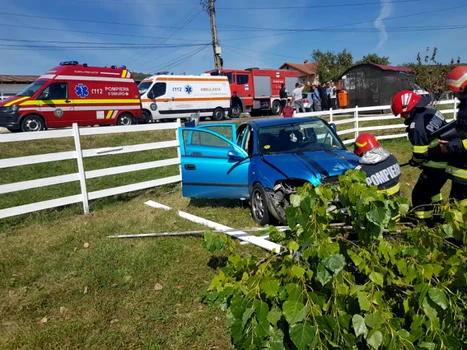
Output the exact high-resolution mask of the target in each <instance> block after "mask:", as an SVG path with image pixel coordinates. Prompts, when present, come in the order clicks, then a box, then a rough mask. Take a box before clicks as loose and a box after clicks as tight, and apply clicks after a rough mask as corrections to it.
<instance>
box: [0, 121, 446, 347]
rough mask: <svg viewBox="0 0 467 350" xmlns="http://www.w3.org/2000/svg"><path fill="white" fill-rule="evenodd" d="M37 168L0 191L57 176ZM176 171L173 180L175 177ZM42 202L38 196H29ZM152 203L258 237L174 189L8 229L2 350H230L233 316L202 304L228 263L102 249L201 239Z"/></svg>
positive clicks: (2, 273) (400, 154) (64, 188)
mask: <svg viewBox="0 0 467 350" xmlns="http://www.w3.org/2000/svg"><path fill="white" fill-rule="evenodd" d="M119 137H123V136H119ZM164 138H166V139H173V131H172V130H171V131H170V133H168V134H166V135H165V134H164V133H162V134H153V133H148V135H146V136H144V137H143V136H141V135H138V136H136V135H134V136H133V135H131V134H130V135H126V136H125V142H123V140H122V139H118V138H117V139H116V138H115V137H112V138H108V139H92V138H90V139H89V140H88V141H86V142H88V143H87V144H86V145H85V146H84V147H83V148H91V147H104V146H118V145H120V144H129V143H142V142H151V140H152V141H158V140H162V139H164ZM148 140H149V141H148ZM51 142H52V145H51V144H47V143H43V145H42V146H41V152H43V151H44V149H46V150H48V151H50V152H52V151H57V147H60V150H66V149H65V148H66V145H65V144H61V143H60V142H65V141H63V140H52V141H51ZM53 143H55V145H53ZM7 145H8V144H7ZM10 145H11V144H10ZM384 146H385V147H386V148H387V149H388V150H390V151H391V152H393V153H394V154H395V155H396V156H397V158H398V159H399V161H400V163H405V162H406V161H407V160H408V159H409V158H410V153H411V150H410V145H409V144H408V142H407V141H403V140H398V141H388V142H384ZM10 147H11V146H10ZM70 147H72V145H71V146H70ZM1 148H2V149H0V154H2V157H11V156H21V155H27V154H34V152H36V153H37V151H36V150H37V148H36V147H32V146H28V145H26V144H24V145H22V147H14V148H13V147H11V148H7V147H5V144H2V145H1ZM62 148H63V149H62ZM174 152H175V153H174V154H176V151H175V150H174ZM145 153H147V154H145ZM172 156H174V155H171V154H168V153H167V151H163V152H160V151H159V152H158V153H157V152H156V153H152V151H151V152H140V154H138V155H135V154H132V155H128V156H125V157H124V156H119V157H115V156H103V157H96V158H91V159H88V160H86V161H89V168H93V169H97V168H104V167H110V166H117V165H123V164H130V163H131V162H142V161H150V160H154V157H160V158H161V159H162V158H168V157H172ZM156 159H157V158H156ZM64 163H65V162H64ZM73 166H74V164H73V162H70V164H63V165H60V168H59V169H60V171H62V173H67V172H69V171H75V170H76V169H75V170H73V169H72V168H73ZM35 167H36V166H34V167H33V166H31V169H29V171H28V172H25V171H24V170H23V171H22V172H19V171H16V172H15V171H13V170H14V169H11V170H8V169H7V170H8V171H7V170H2V174H3V173H5V174H6V175H4V176H3V177H2V179H1V181H2V182H3V183H9V182H12V181H20V180H25V179H27V178H35V177H37V176H35V175H34V173H35V174H37V173H38V172H41V173H43V172H45V173H47V172H49V173H48V174H49V176H52V175H58V174H57V172H56V170H57V169H52V168H50V167H46V166H39V165H38V166H37V168H35ZM171 171H172V170H171ZM173 171H175V172H177V171H178V167H175V169H173ZM418 173H419V170H418V169H412V168H409V167H405V168H403V174H402V180H401V186H402V191H403V192H404V193H405V194H409V195H410V192H411V189H412V188H413V186H414V184H415V182H416V180H417V177H418ZM162 176H168V175H167V174H161V172H160V170H159V169H154V170H152V171H142V172H138V173H130V174H125V175H120V178H118V177H113V176H111V177H105V178H102V179H97V180H99V181H101V182H96V183H94V184H93V183H92V182H91V183H90V184H89V187H91V188H92V189H91V190H93V189H102V187H104V188H105V187H112V186H115V185H121V184H124V183H132V182H138V181H139V180H141V179H142V178H144V179H145V180H146V179H152V178H155V177H162ZM136 178H137V179H138V181H136V180H135V179H136ZM76 185H77V184H76V183H72V184H63V185H59V186H51V187H50V188H47V191H46V192H40V191H42V190H31V191H21V192H19V197H14V194H11V195H8V196H5V197H3V198H0V205H1V206H3V207H5V206H7V203H8V204H10V203H11V202H10V201H13V202H14V203H21V204H24V202H31V201H33V200H35V199H37V198H42V199H46V198H45V197H47V196H51V198H54V197H58V196H60V195H63V193H70V194H73V193H72V191H74V190H75V189H76V190H77V191H78V190H79V187H76V188H74V187H72V186H76ZM57 188H58V190H57ZM446 190H447V189H446ZM34 191H39V192H36V194H34V195H32V194H31V192H32V193H34ZM47 198H48V197H47ZM146 200H155V201H158V202H161V203H163V204H165V205H169V206H171V207H173V208H176V209H179V210H184V211H187V212H189V213H191V214H195V215H199V216H201V217H204V218H207V219H210V220H213V221H216V222H219V223H222V224H224V225H227V226H231V227H237V228H238V227H252V226H255V224H254V222H253V220H252V219H251V216H250V211H249V208H248V205H247V203H244V202H240V201H213V200H196V201H190V200H189V199H186V198H183V197H182V196H181V190H180V185H178V184H177V185H170V186H163V187H159V188H155V189H151V190H147V191H139V192H136V193H132V194H125V195H120V196H115V197H110V198H106V199H101V200H97V201H91V202H90V204H91V211H92V213H91V215H89V216H83V215H79V214H80V213H81V207H80V205H72V206H69V207H66V208H57V209H55V210H47V211H43V212H38V213H34V214H30V215H23V216H21V217H17V218H11V219H7V220H3V221H0V228H1V230H2V232H3V233H2V234H0V296H1V300H2V302H1V303H0V348H2V349H18V348H21V349H82V348H93V349H230V348H231V346H230V336H229V333H228V329H227V326H226V317H225V315H224V314H223V313H222V312H221V311H219V310H216V309H212V308H209V307H206V306H205V305H202V304H200V303H198V302H197V301H196V298H197V297H198V296H199V294H200V292H201V291H202V290H203V289H204V288H206V286H207V285H208V283H209V281H210V280H211V278H212V276H213V275H214V274H215V270H216V268H218V266H219V265H220V264H222V259H219V258H216V257H213V256H212V255H211V254H209V253H207V252H206V251H204V249H203V247H202V238H201V237H202V236H184V237H166V238H146V239H139V240H138V239H131V240H130V239H127V240H114V239H108V238H106V237H107V236H108V235H116V234H130V233H149V232H167V231H183V230H199V229H204V228H205V227H204V226H200V225H197V224H194V223H191V222H189V221H187V220H185V219H181V218H179V217H178V216H177V215H176V214H175V213H173V212H166V211H163V210H158V209H152V208H150V207H148V206H145V205H144V202H145V201H146ZM238 250H239V252H240V253H241V254H252V253H255V254H259V255H261V254H264V251H262V250H260V249H259V248H256V247H253V246H251V245H248V246H239V248H238ZM156 285H157V287H156V288H155V286H156ZM161 287H162V288H161Z"/></svg>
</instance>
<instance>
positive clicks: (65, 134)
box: [0, 100, 459, 219]
mask: <svg viewBox="0 0 467 350" xmlns="http://www.w3.org/2000/svg"><path fill="white" fill-rule="evenodd" d="M458 103H459V101H458V100H448V101H441V102H439V104H438V106H449V105H452V108H448V109H443V110H442V111H443V113H444V114H452V115H453V117H454V118H455V117H456V114H457V105H458ZM381 111H390V106H389V105H385V106H376V107H363V108H362V107H358V106H357V107H355V108H350V109H339V110H329V111H322V112H311V113H301V114H298V115H296V117H311V116H313V117H326V118H329V121H330V122H332V123H334V124H335V125H336V126H337V129H338V132H337V133H338V134H339V135H349V134H350V135H351V136H350V138H346V139H345V140H344V143H345V144H351V143H353V142H354V141H355V139H356V138H357V137H358V135H359V134H360V133H361V132H368V131H382V130H385V131H388V130H397V129H405V128H406V125H404V124H389V125H382V123H381V122H383V124H384V121H386V120H392V121H394V120H395V117H394V116H393V115H392V114H389V113H387V114H383V115H376V116H375V115H370V116H361V113H368V112H376V113H381ZM349 115H353V117H350V118H349ZM344 118H345V119H344ZM368 122H375V125H370V126H364V127H362V126H361V123H368ZM346 124H351V125H352V126H351V127H350V128H348V129H346V128H344V127H343V126H344V125H346ZM180 126H181V122H180V120H179V119H178V120H177V121H176V122H172V123H160V124H146V125H133V126H110V127H105V128H78V126H77V125H76V124H74V125H73V127H72V128H70V129H63V130H49V131H41V132H34V133H11V134H1V135H0V143H14V142H19V141H35V140H46V139H57V138H73V139H74V145H75V150H74V151H67V152H57V153H48V154H39V155H34V156H24V157H15V158H9V159H0V169H5V168H11V167H19V166H25V165H31V164H40V163H49V162H56V161H61V160H76V162H77V166H78V172H75V173H71V174H65V175H59V176H52V177H46V178H39V179H35V180H29V181H20V182H16V183H10V184H5V185H0V194H7V193H13V192H18V191H24V190H29V189H35V188H41V187H45V186H51V185H58V184H63V183H69V182H75V181H79V183H80V188H81V193H80V194H77V195H73V196H67V197H62V198H57V199H51V200H46V201H41V202H36V203H31V204H26V205H21V206H15V207H11V208H5V209H0V219H3V218H7V217H11V216H16V215H21V214H27V213H31V212H36V211H40V210H45V209H52V208H56V207H60V206H65V205H70V204H76V203H82V205H83V211H84V213H85V214H87V213H89V201H90V200H94V199H98V198H103V197H108V196H113V195H117V194H123V193H127V192H133V191H137V190H143V189H147V188H152V187H156V186H162V185H166V184H171V183H177V182H180V181H181V171H180V168H179V174H178V175H174V176H169V177H165V178H161V179H156V180H150V181H144V182H139V183H135V184H131V185H125V186H119V187H114V188H109V189H105V190H99V191H93V192H88V190H87V187H86V181H87V180H89V179H94V178H98V177H103V176H110V175H118V174H124V173H129V172H133V171H139V170H147V169H155V168H161V167H166V166H173V165H179V167H180V149H179V140H178V132H177V130H178V128H179V127H180ZM156 130H174V131H175V138H174V139H173V140H170V141H162V142H152V143H144V144H137V145H130V146H118V147H106V148H94V149H82V148H81V137H83V136H91V135H109V134H116V133H127V132H145V131H156ZM403 137H407V134H406V132H401V131H399V132H398V133H394V134H384V135H378V138H379V139H395V138H403ZM171 147H176V148H177V152H178V156H177V158H170V159H163V160H157V161H151V162H145V163H139V164H132V165H123V166H116V167H110V168H105V169H98V170H86V169H85V167H84V164H83V159H84V158H89V157H99V156H105V155H110V154H111V155H117V154H125V153H133V152H140V151H149V150H157V149H165V148H171Z"/></svg>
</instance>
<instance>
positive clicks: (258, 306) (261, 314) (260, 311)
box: [254, 300, 269, 321]
mask: <svg viewBox="0 0 467 350" xmlns="http://www.w3.org/2000/svg"><path fill="white" fill-rule="evenodd" d="M254 305H255V311H256V318H257V319H258V320H259V321H262V320H266V319H267V317H268V313H269V306H268V304H266V303H265V302H264V301H262V300H255V302H254Z"/></svg>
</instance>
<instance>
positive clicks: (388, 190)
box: [378, 183, 400, 196]
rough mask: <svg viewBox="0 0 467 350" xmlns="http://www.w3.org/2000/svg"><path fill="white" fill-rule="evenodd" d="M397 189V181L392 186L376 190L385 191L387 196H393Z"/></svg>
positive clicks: (398, 188)
mask: <svg viewBox="0 0 467 350" xmlns="http://www.w3.org/2000/svg"><path fill="white" fill-rule="evenodd" d="M399 191H400V185H399V183H398V184H396V185H394V186H392V187H389V188H385V189H382V190H378V192H379V193H386V194H387V195H388V196H393V195H395V194H396V193H397V192H399Z"/></svg>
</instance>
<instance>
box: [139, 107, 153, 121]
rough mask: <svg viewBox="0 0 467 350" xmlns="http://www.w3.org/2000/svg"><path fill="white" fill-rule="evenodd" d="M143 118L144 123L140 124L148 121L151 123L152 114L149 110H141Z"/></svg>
mask: <svg viewBox="0 0 467 350" xmlns="http://www.w3.org/2000/svg"><path fill="white" fill-rule="evenodd" d="M143 119H144V123H141V124H148V123H151V122H152V114H151V112H149V111H147V110H144V111H143Z"/></svg>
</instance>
